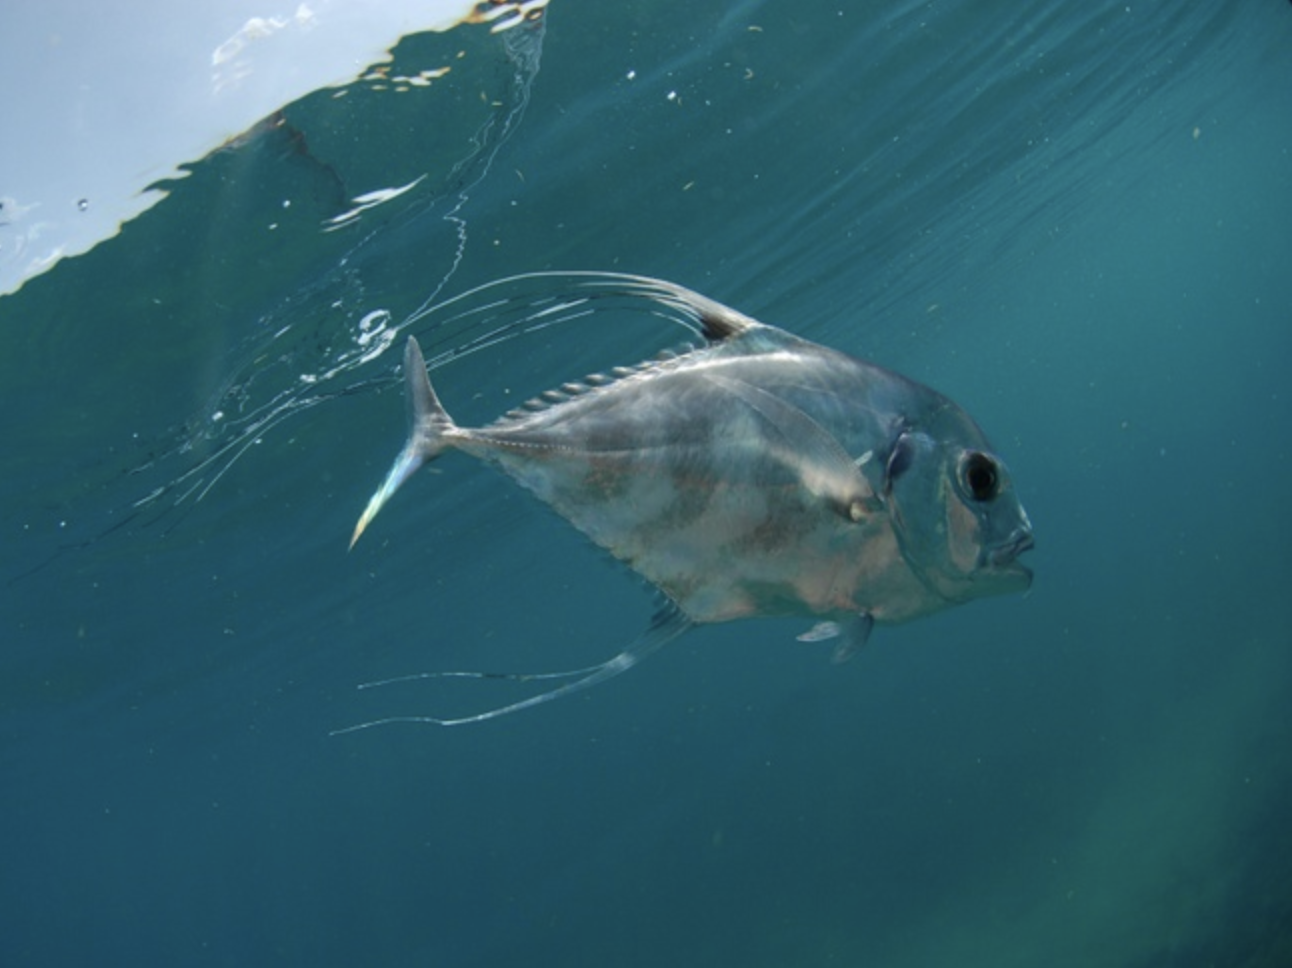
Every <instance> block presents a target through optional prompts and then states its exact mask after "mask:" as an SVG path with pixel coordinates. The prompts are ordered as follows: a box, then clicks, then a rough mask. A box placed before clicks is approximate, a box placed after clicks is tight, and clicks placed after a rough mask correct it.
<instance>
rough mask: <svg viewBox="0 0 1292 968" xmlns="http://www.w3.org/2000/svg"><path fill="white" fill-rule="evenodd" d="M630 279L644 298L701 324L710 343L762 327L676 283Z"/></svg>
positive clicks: (702, 330)
mask: <svg viewBox="0 0 1292 968" xmlns="http://www.w3.org/2000/svg"><path fill="white" fill-rule="evenodd" d="M627 278H630V279H631V280H632V282H633V284H635V285H636V286H637V287H638V288H639V291H640V292H641V293H642V294H643V295H646V296H649V297H650V298H652V299H656V300H658V301H660V302H663V303H667V304H669V305H671V306H673V307H674V308H676V309H680V310H682V311H683V312H684V313H686V315H688V316H690V317H691V318H692V319H694V320H695V321H696V322H697V323H699V324H700V332H701V333H702V334H703V336H704V338H705V339H706V340H708V341H709V342H710V343H720V342H722V341H723V340H725V339H731V338H732V337H733V336H739V335H740V334H741V333H746V332H748V331H749V330H751V329H757V328H759V327H761V326H762V325H763V324H762V323H760V322H759V321H758V320H756V319H754V318H753V317H752V316H746V315H745V314H744V313H742V312H740V311H739V310H736V309H732V308H731V307H730V306H724V305H723V304H722V303H720V302H718V301H717V300H715V299H710V298H709V297H708V296H702V295H700V294H699V293H698V292H695V291H693V290H691V289H687V288H685V287H684V286H679V285H677V284H676V283H672V282H665V281H664V280H663V279H650V278H647V277H646V276H630V277H627Z"/></svg>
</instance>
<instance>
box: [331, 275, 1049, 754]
mask: <svg viewBox="0 0 1292 968" xmlns="http://www.w3.org/2000/svg"><path fill="white" fill-rule="evenodd" d="M595 278H597V279H600V280H604V281H605V282H606V284H613V285H618V286H619V287H621V289H622V290H623V291H626V292H632V293H634V294H636V295H640V296H645V297H647V298H650V299H652V300H654V301H656V302H658V303H661V304H664V305H667V306H669V307H670V308H672V309H674V310H678V311H681V312H682V313H684V314H686V315H687V316H689V317H690V318H691V319H692V320H693V321H694V322H695V323H696V324H698V329H699V331H700V333H701V334H702V335H703V337H704V339H705V344H704V345H702V346H700V347H698V348H696V349H693V350H691V351H689V352H685V353H682V354H681V355H676V356H670V357H665V358H661V359H659V360H655V361H652V362H648V363H643V364H641V365H639V366H637V367H635V368H632V369H629V370H621V371H616V373H617V375H616V376H615V377H613V378H608V377H590V378H589V379H588V381H587V382H586V383H582V384H566V385H565V386H564V387H562V389H561V391H559V392H549V393H548V394H545V395H544V396H545V399H543V400H535V401H531V402H530V403H529V404H527V405H526V406H525V407H524V408H521V409H518V410H513V411H511V412H509V413H507V414H505V415H504V416H503V417H501V418H500V419H498V420H497V421H495V422H494V423H492V424H490V425H488V426H486V427H481V428H467V427H460V426H458V425H457V424H456V423H454V422H453V420H452V418H451V417H449V415H448V413H447V412H446V411H445V409H444V407H443V406H442V405H441V403H440V401H439V399H438V397H437V396H436V394H435V391H434V390H433V389H432V388H431V384H430V380H429V378H428V376H427V370H426V365H425V362H424V360H423V358H422V353H421V349H420V348H419V346H418V344H417V342H416V340H415V339H412V338H410V339H409V340H408V344H407V348H406V352H405V356H404V371H405V376H406V380H407V384H408V390H409V399H410V406H411V411H412V429H411V432H410V435H409V439H408V442H407V444H406V445H405V447H404V450H403V451H402V452H401V454H400V455H399V457H398V459H397V460H396V461H395V464H394V466H393V467H392V468H391V470H390V472H389V474H388V475H387V477H386V480H385V481H384V482H383V484H382V486H381V487H380V488H379V489H378V491H377V492H376V494H374V495H373V497H372V500H371V501H370V502H369V504H368V507H367V509H366V510H365V511H364V513H363V516H362V517H361V518H360V519H359V523H358V525H357V526H356V527H355V531H354V536H353V538H352V539H351V546H353V544H354V542H355V541H357V540H358V538H359V536H360V535H361V534H362V533H363V531H364V529H365V528H367V526H368V525H369V523H370V522H371V521H372V519H373V517H374V516H375V515H376V514H377V512H378V511H379V510H380V509H381V508H382V506H383V505H384V504H385V503H386V501H387V500H388V499H389V498H390V496H391V495H392V494H394V492H395V491H396V490H397V489H398V488H399V487H400V485H401V484H403V483H404V481H405V480H407V479H408V477H409V476H410V475H412V474H413V472H414V471H416V470H417V469H418V468H419V467H420V466H421V465H422V464H424V463H425V462H427V461H429V460H433V459H434V458H435V457H438V456H439V455H440V454H441V453H442V452H443V451H444V450H445V449H447V448H449V447H455V448H457V449H458V450H462V451H465V452H467V453H469V454H472V455H474V456H476V457H480V458H483V459H485V460H487V461H489V462H490V463H493V464H495V465H497V466H498V467H500V468H501V469H502V470H504V471H505V472H506V473H507V474H508V475H510V476H511V477H512V478H514V479H515V480H516V481H517V482H518V483H520V484H522V485H523V486H524V487H526V488H527V489H529V490H530V491H532V492H533V493H534V494H535V495H537V496H538V497H539V498H540V499H542V500H543V501H545V502H546V503H547V504H549V505H551V506H552V507H553V508H554V509H555V510H556V511H557V512H559V513H560V514H561V515H562V516H563V517H565V518H566V519H567V520H569V521H570V523H571V524H573V525H574V526H575V527H577V528H578V529H579V530H580V531H582V532H583V533H584V534H585V535H587V536H588V537H589V538H591V539H592V541H594V542H595V543H596V544H598V545H600V546H601V547H603V548H605V549H606V550H608V551H609V552H610V553H611V554H613V555H614V556H615V557H616V558H619V559H620V560H621V561H623V562H625V563H626V564H628V565H629V566H630V567H631V568H632V569H633V570H635V571H636V572H638V573H639V574H641V575H642V576H644V577H645V578H646V579H648V580H649V581H650V582H651V583H652V584H653V585H655V586H656V587H657V588H658V589H659V590H660V591H661V592H663V593H664V595H665V596H666V598H667V600H668V604H667V605H666V606H665V608H664V609H663V610H662V611H661V612H660V613H659V614H658V615H657V617H656V619H655V621H654V623H653V624H652V625H651V628H650V629H649V630H648V631H647V632H645V633H644V634H643V635H642V636H641V637H640V638H638V639H637V640H636V641H635V642H633V643H632V644H631V645H630V646H629V647H628V648H627V649H625V650H624V651H623V652H621V653H619V654H618V655H617V656H615V657H614V658H612V659H610V660H609V661H607V662H605V663H602V664H600V665H597V666H592V667H589V668H587V669H580V670H574V671H572V672H569V673H548V674H544V675H543V676H516V677H514V678H526V679H527V678H557V677H569V678H570V679H571V680H572V681H569V682H566V683H565V684H563V685H561V686H559V687H557V688H555V689H552V690H550V691H548V692H544V693H542V694H540V695H537V696H533V697H531V698H529V699H525V700H522V701H520V702H517V703H513V704H511V705H509V706H504V707H501V708H499V709H494V710H490V711H488V712H485V713H481V714H479V715H476V716H469V717H464V718H462V719H452V720H443V719H435V718H432V717H394V718H392V719H383V720H379V721H378V722H381V723H385V722H391V721H419V722H432V723H439V724H441V725H455V724H458V723H464V722H477V721H480V720H483V719H489V718H493V717H495V716H498V715H501V714H503V713H507V712H512V711H515V710H516V709H521V708H525V707H527V706H532V705H536V704H538V703H541V702H545V701H547V700H550V699H553V698H555V697H557V696H559V695H563V694H566V693H569V692H572V691H575V690H578V689H583V688H586V687H588V686H590V685H592V684H594V683H596V682H600V681H603V680H605V679H608V678H610V677H611V676H613V675H616V674H618V673H619V672H622V671H624V670H625V669H627V668H629V667H631V666H632V665H634V664H635V663H636V662H637V661H639V660H640V659H641V658H642V657H643V656H645V655H646V654H648V653H649V652H652V651H654V650H655V649H657V648H659V647H660V646H661V645H663V644H665V643H666V642H668V641H669V640H671V639H673V638H675V637H677V636H678V635H680V634H681V633H682V632H684V631H686V630H687V629H688V628H690V627H691V626H692V625H694V624H698V623H704V622H721V621H727V620H729V619H736V618H747V617H753V616H771V615H802V616H805V617H811V618H813V619H815V620H816V624H815V625H814V626H813V628H812V629H811V630H810V631H808V632H805V633H804V634H803V635H802V636H800V639H802V640H804V641H818V640H821V639H828V638H836V637H837V638H840V639H841V644H840V645H839V646H838V648H837V649H836V657H838V658H844V657H846V656H847V655H849V654H850V653H851V652H853V651H855V650H856V649H858V648H860V647H861V645H863V644H864V642H865V640H866V637H867V635H868V634H869V632H870V630H871V627H872V626H873V624H874V623H875V622H901V621H905V620H907V619H911V618H915V617H917V616H920V615H925V614H928V613H930V612H935V611H938V610H940V609H942V608H946V607H947V606H949V605H954V604H958V603H961V602H966V601H969V600H970V599H973V598H978V597H981V596H984V595H992V594H998V593H1003V592H1012V591H1021V590H1023V589H1025V588H1027V587H1028V585H1029V584H1030V582H1031V572H1030V571H1028V569H1026V568H1025V567H1024V566H1023V565H1022V564H1020V563H1019V562H1018V561H1017V556H1018V555H1019V554H1020V553H1021V552H1023V551H1025V550H1027V549H1028V548H1030V547H1031V546H1032V530H1031V525H1030V523H1029V522H1028V519H1027V515H1026V513H1024V511H1023V508H1022V506H1021V505H1020V504H1019V501H1018V498H1017V497H1016V495H1015V493H1014V490H1013V487H1012V485H1011V483H1010V478H1009V474H1008V472H1007V471H1006V469H1005V467H1004V465H1003V464H1002V463H1001V461H1000V460H999V458H997V457H996V456H995V455H994V454H993V453H992V452H991V449H990V447H989V445H988V443H987V441H986V439H985V438H984V436H983V434H982V432H981V431H980V430H979V429H978V427H977V425H976V424H974V422H973V421H972V420H971V419H970V417H969V416H968V415H967V414H966V413H965V412H964V411H963V410H961V409H960V408H959V407H958V406H956V405H955V404H954V403H952V402H951V401H950V400H948V399H947V398H946V397H943V396H942V395H940V394H938V393H936V392H934V391H932V390H930V389H928V388H926V387H923V386H921V385H919V384H917V383H914V382H912V381H910V380H907V379H905V378H904V377H901V376H899V375H897V374H894V373H891V372H888V371H886V370H883V369H881V368H880V367H877V366H874V365H873V364H870V363H866V362H864V361H862V360H858V359H854V358H853V357H850V356H847V355H845V354H843V353H840V352H837V351H835V350H832V349H828V348H826V347H823V346H819V345H817V344H815V343H811V342H808V341H807V340H803V339H800V338H798V337H795V336H793V335H791V334H789V333H786V332H784V331H782V330H780V329H776V328H774V327H772V326H767V325H765V324H762V323H759V322H757V321H756V320H753V319H751V318H749V317H748V316H745V315H743V314H742V313H739V312H737V311H735V310H733V309H729V308H728V307H726V306H723V305H721V304H719V303H717V302H714V301H713V300H710V299H707V298H705V297H703V296H700V295H698V294H697V293H693V292H690V291H689V290H686V289H683V288H681V287H679V286H675V285H672V284H671V283H667V282H660V281H656V280H651V279H645V278H642V277H631V276H613V275H608V274H607V275H603V276H601V275H599V276H596V277H595ZM466 675H483V674H478V673H466ZM364 725H374V724H372V723H368V724H364ZM351 728H352V729H354V728H362V727H351Z"/></svg>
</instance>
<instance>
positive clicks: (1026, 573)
mask: <svg viewBox="0 0 1292 968" xmlns="http://www.w3.org/2000/svg"><path fill="white" fill-rule="evenodd" d="M1034 544H1035V542H1034V541H1033V540H1032V532H1031V531H1030V530H1028V529H1027V528H1019V529H1018V530H1017V531H1015V532H1014V533H1013V534H1011V535H1010V536H1009V537H1008V538H1007V539H1006V540H1005V541H1003V542H1001V543H1000V544H998V545H996V546H995V547H994V548H987V549H984V559H985V561H984V564H985V565H986V566H987V567H988V568H989V569H990V570H991V571H992V572H993V573H994V574H993V577H996V578H999V579H1005V580H1007V581H1008V583H1009V584H1010V586H1011V590H1012V589H1013V588H1015V587H1017V588H1018V589H1019V590H1020V591H1022V590H1025V589H1028V588H1030V587H1032V569H1031V568H1028V567H1027V566H1026V565H1024V564H1023V563H1022V562H1020V561H1019V560H1018V556H1019V555H1021V554H1022V553H1023V552H1025V551H1029V550H1031V548H1032V547H1033V545H1034Z"/></svg>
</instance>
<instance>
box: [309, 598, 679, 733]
mask: <svg viewBox="0 0 1292 968" xmlns="http://www.w3.org/2000/svg"><path fill="white" fill-rule="evenodd" d="M692 624H693V623H692V622H691V620H690V619H688V618H687V617H686V616H685V615H684V614H682V612H681V611H680V610H679V609H678V608H677V606H675V605H673V604H672V603H671V602H670V603H669V604H667V605H666V606H664V608H663V609H661V610H660V611H659V612H658V613H657V614H656V616H655V618H654V619H653V620H652V621H651V624H650V628H648V629H647V630H646V631H645V632H643V633H642V634H641V635H639V636H638V637H637V638H636V639H634V640H633V642H632V644H630V645H629V646H628V647H627V648H626V649H624V650H623V651H622V652H620V653H619V654H618V655H615V656H612V657H611V658H609V659H607V660H606V661H605V662H602V663H599V664H598V665H594V666H586V667H584V668H582V669H569V670H566V671H564V672H539V673H512V672H422V673H416V674H414V675H411V676H399V677H397V678H395V679H385V680H382V681H381V682H372V683H368V684H367V686H368V687H371V686H383V685H388V684H390V683H393V682H404V681H407V680H410V679H431V678H437V677H439V678H447V677H454V678H467V679H514V680H517V681H521V682H527V681H529V680H532V679H564V678H573V677H575V676H578V677H579V678H577V679H574V681H573V682H567V683H564V684H563V685H559V686H557V687H556V688H554V689H549V690H547V691H546V692H540V693H539V694H538V695H536V696H530V697H529V698H528V699H521V700H518V701H516V702H513V703H509V704H508V705H506V706H498V707H496V708H494V709H487V710H485V711H484V712H482V713H476V714H475V715H473V716H461V717H459V718H457V719H440V718H438V717H435V716H387V717H384V718H382V719H374V720H371V721H370V722H366V723H359V724H358V725H356V726H346V727H344V728H343V729H334V730H333V731H332V732H331V734H330V735H332V736H339V735H341V734H342V733H354V732H358V731H359V730H361V729H368V728H369V727H371V726H385V725H388V724H390V723H428V724H430V725H433V726H465V725H467V724H468V723H482V722H484V721H485V720H487V719H497V718H499V717H500V716H506V715H507V714H509V713H515V712H520V710H522V709H530V708H531V707H533V706H540V705H542V704H543V703H547V702H551V701H552V700H553V699H560V698H562V697H564V696H568V695H570V694H572V693H576V692H582V691H583V690H584V689H590V688H591V687H593V686H595V685H597V684H598V683H602V682H605V681H606V680H607V679H612V678H614V677H615V676H617V675H619V673H621V672H627V671H628V670H629V669H631V668H632V667H633V666H635V665H637V663H639V662H641V660H642V659H644V658H646V657H647V656H648V655H650V654H651V653H652V652H656V651H658V650H659V649H661V648H663V647H664V646H665V645H667V644H668V643H669V642H672V641H673V640H674V639H675V638H677V637H678V636H679V635H681V634H682V633H683V632H686V631H687V630H688V629H690V628H691V626H692ZM359 688H360V689H363V688H365V686H360V687H359Z"/></svg>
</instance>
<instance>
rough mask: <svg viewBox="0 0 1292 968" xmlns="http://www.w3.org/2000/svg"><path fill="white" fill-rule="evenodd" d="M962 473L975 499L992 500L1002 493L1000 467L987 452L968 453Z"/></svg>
mask: <svg viewBox="0 0 1292 968" xmlns="http://www.w3.org/2000/svg"><path fill="white" fill-rule="evenodd" d="M960 473H961V476H962V477H963V479H964V483H965V487H967V488H968V489H969V493H970V494H972V495H973V499H974V500H975V501H990V500H991V499H992V498H994V497H995V496H996V495H997V494H999V493H1000V468H999V467H998V466H997V464H996V462H995V461H994V460H992V459H991V458H990V457H988V456H987V455H986V454H980V453H977V452H976V451H975V452H974V453H971V454H968V455H966V457H965V459H964V463H963V464H962V465H961V471H960Z"/></svg>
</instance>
